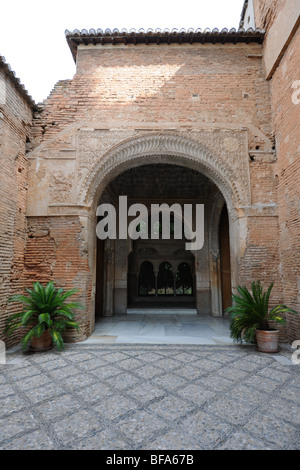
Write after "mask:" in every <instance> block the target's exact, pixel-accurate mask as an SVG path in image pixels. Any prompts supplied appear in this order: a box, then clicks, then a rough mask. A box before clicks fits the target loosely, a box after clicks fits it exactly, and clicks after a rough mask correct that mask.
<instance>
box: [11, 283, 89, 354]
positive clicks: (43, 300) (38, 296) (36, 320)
mask: <svg viewBox="0 0 300 470" xmlns="http://www.w3.org/2000/svg"><path fill="white" fill-rule="evenodd" d="M25 291H26V292H27V295H14V296H12V297H10V298H9V301H10V302H18V303H19V304H22V306H23V308H22V309H21V310H20V311H19V312H17V313H14V314H12V315H11V316H10V317H9V318H8V320H7V322H6V328H5V332H6V333H7V334H11V333H13V332H14V331H15V330H17V329H18V328H20V327H26V330H28V325H32V328H31V329H30V330H29V331H27V332H26V334H25V335H24V337H23V339H22V341H21V343H22V348H23V350H25V349H26V348H27V346H28V345H29V344H30V341H31V340H32V338H33V337H40V336H41V334H42V333H43V332H44V331H45V330H46V329H48V330H49V332H50V334H51V336H52V340H53V343H54V344H55V345H56V347H57V348H58V349H59V350H61V349H63V347H64V341H63V338H62V335H61V332H62V331H64V330H65V329H66V328H76V329H78V328H79V324H78V323H77V322H75V321H74V316H75V309H79V308H83V307H82V305H81V304H80V303H79V302H67V299H68V298H69V297H70V296H72V295H74V294H75V293H77V292H78V290H77V289H70V290H68V291H64V290H63V289H62V288H56V287H55V285H54V283H53V282H52V281H50V282H48V284H47V285H46V287H44V286H43V285H42V284H41V283H40V282H35V283H34V284H33V287H32V289H25Z"/></svg>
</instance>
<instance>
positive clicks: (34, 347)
mask: <svg viewBox="0 0 300 470" xmlns="http://www.w3.org/2000/svg"><path fill="white" fill-rule="evenodd" d="M52 346H53V345H52V337H51V335H50V332H49V330H45V331H44V333H43V334H42V335H41V336H40V338H36V337H33V338H32V340H31V343H30V347H29V351H34V352H41V351H48V350H49V349H52Z"/></svg>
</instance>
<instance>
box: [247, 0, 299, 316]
mask: <svg viewBox="0 0 300 470" xmlns="http://www.w3.org/2000/svg"><path fill="white" fill-rule="evenodd" d="M285 6H286V7H289V3H288V0H287V1H286V0H278V1H276V2H274V1H271V0H264V1H255V8H256V24H257V26H258V27H264V28H266V33H267V37H268V34H269V31H270V29H271V28H272V26H273V24H274V22H275V21H276V19H277V18H278V15H279V14H280V12H281V11H282V9H283V8H284V7H285ZM287 13H289V14H292V13H293V12H291V11H290V9H289V8H288V9H287ZM296 19H297V18H296V16H294V20H295V21H296ZM281 26H282V25H280V24H279V25H276V28H277V33H278V37H279V38H280V28H281ZM291 33H292V31H291ZM299 64H300V29H299V27H298V29H297V30H296V31H295V32H294V33H293V34H291V37H290V38H289V42H288V43H287V44H286V46H285V52H284V55H283V57H282V58H281V60H280V61H279V63H278V66H277V68H276V69H275V71H274V73H273V75H272V78H271V79H270V81H269V83H270V99H271V106H272V134H273V135H274V136H275V142H276V154H277V162H276V164H275V178H276V181H277V185H276V187H277V199H278V216H279V253H280V274H281V277H282V284H283V293H284V301H285V302H286V303H287V304H288V305H290V306H291V307H293V308H295V309H299V308H300V274H299V273H300V214H299V210H300V185H299V182H300V163H299V156H300V147H299V142H300V104H294V103H293V101H292V94H293V92H294V91H295V89H293V88H292V86H293V83H294V82H295V81H296V80H300V69H299ZM298 88H299V86H298Z"/></svg>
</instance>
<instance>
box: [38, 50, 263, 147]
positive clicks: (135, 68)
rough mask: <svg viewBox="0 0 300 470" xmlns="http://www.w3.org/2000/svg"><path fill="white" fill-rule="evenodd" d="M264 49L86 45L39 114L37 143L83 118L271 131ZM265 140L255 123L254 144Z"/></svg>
mask: <svg viewBox="0 0 300 470" xmlns="http://www.w3.org/2000/svg"><path fill="white" fill-rule="evenodd" d="M261 53H262V46H261V45H259V44H243V43H241V44H235V45H234V44H225V45H220V44H215V45H214V44H205V45H199V44H197V45H176V44H175V45H170V46H166V45H159V46H156V45H149V46H146V45H140V46H123V47H119V46H103V47H102V49H101V48H99V47H98V48H96V47H94V48H93V47H86V48H85V49H79V50H78V57H77V73H76V75H75V76H74V78H73V79H72V80H70V81H62V82H59V83H58V84H57V86H56V87H55V88H54V90H53V91H52V93H51V95H50V96H49V98H48V100H47V101H46V104H45V107H44V109H43V111H42V112H41V113H39V114H37V115H36V119H35V123H34V132H35V136H36V143H37V144H38V143H40V142H41V141H43V142H45V140H49V139H50V138H51V137H53V136H54V135H55V134H57V133H58V132H60V131H61V130H62V129H64V128H66V126H68V125H72V124H75V122H82V121H88V122H90V121H94V122H96V123H98V125H99V124H101V125H102V126H108V127H115V126H123V127H126V126H127V127H128V126H132V127H134V126H140V125H141V124H143V123H144V124H145V126H146V127H148V126H149V125H150V126H151V125H152V126H153V127H154V128H155V127H158V128H172V126H180V127H182V128H188V127H189V126H190V128H192V127H193V126H194V125H199V124H201V123H203V125H205V124H207V123H220V125H221V126H222V125H224V123H225V124H228V125H231V126H234V125H237V126H238V125H245V127H248V125H251V126H255V127H256V128H259V130H260V132H262V133H264V134H265V135H266V136H267V137H271V133H270V109H269V102H268V93H269V87H268V83H266V81H265V79H264V74H263V70H262V64H261V60H260V59H259V58H255V56H257V55H258V56H259V55H260V54H261ZM249 55H250V56H251V57H248V56H249ZM263 143H264V142H263V140H262V138H261V136H260V135H259V134H257V133H256V131H255V130H254V129H252V130H251V132H250V145H251V146H252V148H255V147H256V146H258V145H260V146H262V145H263Z"/></svg>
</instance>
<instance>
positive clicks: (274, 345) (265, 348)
mask: <svg viewBox="0 0 300 470" xmlns="http://www.w3.org/2000/svg"><path fill="white" fill-rule="evenodd" d="M278 339H279V330H275V329H274V330H273V329H270V330H256V343H257V348H256V349H257V351H260V352H264V353H273V354H274V353H277V352H278V351H279V348H278Z"/></svg>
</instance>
